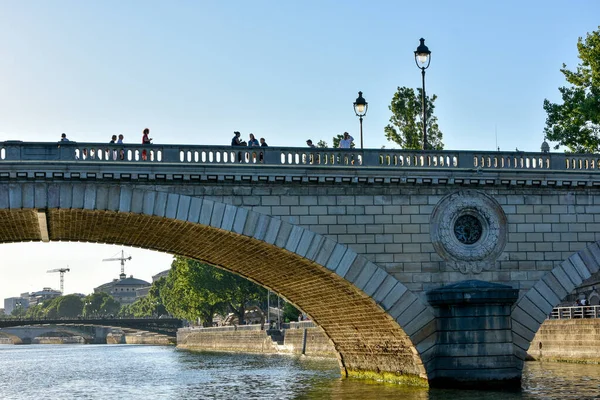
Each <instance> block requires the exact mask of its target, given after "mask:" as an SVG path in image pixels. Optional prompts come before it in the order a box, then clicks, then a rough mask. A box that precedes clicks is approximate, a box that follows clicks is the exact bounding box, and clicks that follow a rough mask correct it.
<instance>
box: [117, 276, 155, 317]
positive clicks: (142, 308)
mask: <svg viewBox="0 0 600 400" xmlns="http://www.w3.org/2000/svg"><path fill="white" fill-rule="evenodd" d="M165 282H166V279H165V278H160V279H159V280H157V281H155V282H152V286H151V287H150V290H149V291H148V295H147V296H145V297H142V298H141V299H139V300H137V301H135V302H134V303H133V304H128V305H127V307H126V308H125V307H122V308H121V311H120V315H121V316H132V317H135V318H142V317H152V316H156V317H158V316H161V315H165V314H167V310H166V308H165V306H164V304H163V303H162V298H161V289H162V288H163V287H164V285H165Z"/></svg>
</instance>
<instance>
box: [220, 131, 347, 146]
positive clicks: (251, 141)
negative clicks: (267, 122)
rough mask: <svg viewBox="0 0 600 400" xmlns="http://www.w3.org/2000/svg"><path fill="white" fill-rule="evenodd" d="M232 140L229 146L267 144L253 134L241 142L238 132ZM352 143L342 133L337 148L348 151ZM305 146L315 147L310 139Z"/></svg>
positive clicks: (235, 132) (345, 134)
mask: <svg viewBox="0 0 600 400" xmlns="http://www.w3.org/2000/svg"><path fill="white" fill-rule="evenodd" d="M233 135H234V136H233V138H232V139H231V145H232V146H248V147H253V146H262V147H268V145H267V142H266V141H265V138H260V141H259V140H257V139H256V137H254V134H253V133H251V134H249V135H248V142H246V141H244V140H242V134H241V133H240V132H239V131H234V132H233ZM353 142H354V138H353V137H352V136H350V134H349V133H348V132H344V134H343V137H342V139H340V143H339V146H338V147H339V148H340V149H349V148H351V147H352V143H353ZM306 145H307V146H308V147H310V148H311V149H314V148H315V147H316V146H315V145H314V144H313V141H312V140H311V139H308V140H307V141H306Z"/></svg>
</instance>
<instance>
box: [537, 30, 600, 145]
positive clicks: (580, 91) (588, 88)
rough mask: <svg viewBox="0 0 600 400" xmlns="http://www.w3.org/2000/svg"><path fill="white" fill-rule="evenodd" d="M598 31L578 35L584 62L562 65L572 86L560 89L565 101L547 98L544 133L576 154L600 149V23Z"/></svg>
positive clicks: (545, 102) (578, 45) (580, 52)
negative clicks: (572, 66)
mask: <svg viewBox="0 0 600 400" xmlns="http://www.w3.org/2000/svg"><path fill="white" fill-rule="evenodd" d="M598 28H599V30H597V31H593V32H592V33H588V34H587V36H586V38H585V39H583V38H581V37H580V38H579V40H578V41H577V50H578V51H579V56H578V57H579V59H580V60H581V62H580V63H579V65H578V66H577V69H576V70H575V71H571V70H568V69H567V65H566V64H563V67H562V69H561V70H560V72H562V73H563V75H564V76H565V78H566V80H567V82H568V83H569V84H570V85H571V86H568V87H566V86H563V87H560V88H559V89H558V90H559V91H560V93H561V96H562V101H563V103H562V104H558V103H552V102H550V101H549V100H548V99H545V100H544V110H545V111H546V113H547V114H548V116H547V118H546V127H545V128H544V133H545V135H546V137H547V138H548V139H549V140H551V141H555V142H558V144H557V145H556V146H555V148H558V147H559V146H566V147H567V148H568V150H569V151H571V152H575V153H596V152H598V151H599V150H600V26H599V27H598Z"/></svg>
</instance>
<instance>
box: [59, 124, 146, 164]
mask: <svg viewBox="0 0 600 400" xmlns="http://www.w3.org/2000/svg"><path fill="white" fill-rule="evenodd" d="M124 139H125V136H123V134H119V136H117V135H112V137H111V138H110V142H108V143H109V144H123V143H124V142H123V140H124ZM60 141H61V142H69V139H68V138H67V134H66V133H62V134H61V135H60ZM142 144H147V145H149V144H152V138H151V137H150V129H148V128H145V129H144V130H143V131H142ZM107 151H108V150H107ZM82 157H84V158H86V157H87V149H83V154H82ZM117 157H118V158H120V159H121V160H123V159H125V150H123V149H121V150H119V151H118V152H117V150H113V159H114V160H116V159H117ZM141 157H142V160H147V159H148V151H147V150H146V149H144V150H142V152H141Z"/></svg>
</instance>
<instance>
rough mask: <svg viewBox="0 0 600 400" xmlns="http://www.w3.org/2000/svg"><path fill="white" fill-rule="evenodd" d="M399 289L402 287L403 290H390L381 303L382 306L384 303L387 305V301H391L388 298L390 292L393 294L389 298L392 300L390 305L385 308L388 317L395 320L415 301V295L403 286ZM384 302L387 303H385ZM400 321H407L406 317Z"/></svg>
mask: <svg viewBox="0 0 600 400" xmlns="http://www.w3.org/2000/svg"><path fill="white" fill-rule="evenodd" d="M401 289H403V290H393V291H391V292H390V294H389V295H388V296H387V297H386V298H385V299H384V301H383V302H382V303H381V305H382V307H385V305H389V303H391V301H389V300H388V298H389V297H390V296H391V295H392V294H393V295H394V297H392V298H391V300H392V301H394V302H393V303H392V304H391V305H389V307H388V308H385V309H386V310H387V313H388V315H389V316H390V317H392V318H393V319H394V320H396V322H398V318H399V317H400V316H401V315H402V314H404V313H405V312H406V310H408V309H409V308H410V307H411V306H412V304H413V303H414V302H415V301H417V297H416V296H415V295H414V294H413V293H411V292H410V291H408V290H406V288H405V287H401ZM386 302H387V303H388V304H386ZM418 308H419V307H418ZM402 322H403V323H407V322H408V321H407V320H406V319H403V320H402ZM398 324H399V325H400V326H402V327H403V328H404V326H403V325H402V324H400V323H398Z"/></svg>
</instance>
